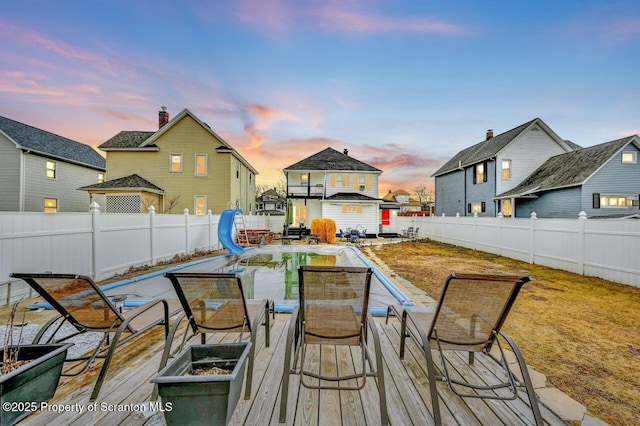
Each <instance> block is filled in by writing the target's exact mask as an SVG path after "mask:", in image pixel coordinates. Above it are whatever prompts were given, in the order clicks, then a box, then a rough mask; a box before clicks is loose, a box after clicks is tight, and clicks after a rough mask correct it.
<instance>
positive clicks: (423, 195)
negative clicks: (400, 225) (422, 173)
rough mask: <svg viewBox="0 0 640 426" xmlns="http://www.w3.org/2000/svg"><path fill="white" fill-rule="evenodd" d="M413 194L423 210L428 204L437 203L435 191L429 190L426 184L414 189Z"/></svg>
mask: <svg viewBox="0 0 640 426" xmlns="http://www.w3.org/2000/svg"><path fill="white" fill-rule="evenodd" d="M413 194H414V195H415V197H416V198H417V199H418V201H419V202H420V205H422V207H423V208H425V207H427V204H428V203H433V202H434V201H435V196H434V193H433V190H431V189H430V188H428V187H427V185H425V184H420V185H418V186H416V187H415V188H413Z"/></svg>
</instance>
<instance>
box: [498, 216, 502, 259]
mask: <svg viewBox="0 0 640 426" xmlns="http://www.w3.org/2000/svg"><path fill="white" fill-rule="evenodd" d="M502 218H503V215H502V212H500V213H498V256H502Z"/></svg>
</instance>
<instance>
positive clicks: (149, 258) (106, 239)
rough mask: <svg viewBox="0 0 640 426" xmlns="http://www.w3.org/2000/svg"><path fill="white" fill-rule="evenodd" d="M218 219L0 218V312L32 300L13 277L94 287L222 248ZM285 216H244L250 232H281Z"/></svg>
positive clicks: (92, 214)
mask: <svg viewBox="0 0 640 426" xmlns="http://www.w3.org/2000/svg"><path fill="white" fill-rule="evenodd" d="M219 220H220V215H213V214H211V211H209V212H208V213H207V214H206V215H201V216H196V215H191V214H189V211H188V210H186V209H185V211H184V214H182V215H176V214H156V213H155V210H154V209H150V211H149V213H148V214H144V213H141V214H116V213H101V212H100V209H99V206H98V205H97V204H95V203H94V204H92V206H91V208H90V211H89V212H87V213H57V214H46V213H24V212H22V213H0V306H2V305H6V304H7V303H10V302H12V301H15V300H19V299H21V298H22V297H30V296H31V295H33V293H32V292H31V290H30V288H29V287H28V286H27V285H26V284H25V283H24V282H22V281H19V280H14V279H12V278H11V277H10V276H9V275H10V274H11V273H12V272H45V271H51V272H59V273H74V274H83V275H89V276H91V277H93V278H94V279H95V280H96V281H100V280H103V279H105V278H109V277H111V276H113V275H116V274H119V273H123V272H125V271H126V270H127V269H129V268H131V267H132V266H140V265H156V264H157V263H158V262H159V261H162V260H166V259H171V258H172V257H174V256H176V255H180V254H191V253H194V252H196V251H206V250H216V249H220V248H222V247H221V246H220V244H219V242H218V222H219ZM283 221H284V216H256V215H246V216H245V225H246V227H247V228H249V229H270V230H271V231H274V232H281V231H282V225H283Z"/></svg>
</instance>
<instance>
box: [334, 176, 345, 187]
mask: <svg viewBox="0 0 640 426" xmlns="http://www.w3.org/2000/svg"><path fill="white" fill-rule="evenodd" d="M334 176H335V177H336V184H335V185H334V186H335V187H341V186H344V175H342V174H339V175H334Z"/></svg>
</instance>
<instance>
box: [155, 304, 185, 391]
mask: <svg viewBox="0 0 640 426" xmlns="http://www.w3.org/2000/svg"><path fill="white" fill-rule="evenodd" d="M184 318H186V317H185V315H184V312H183V313H181V314H180V316H178V318H176V320H175V321H174V323H173V325H172V326H171V329H170V330H169V334H167V340H166V341H165V343H164V351H163V352H162V358H161V359H160V366H159V367H158V371H160V370H162V369H163V368H164V367H165V366H166V365H167V361H168V360H169V356H170V355H171V346H172V345H173V339H174V338H175V335H176V332H177V331H178V327H179V326H180V323H181V322H182V320H183V319H184ZM157 399H158V384H157V383H155V384H154V385H153V393H152V394H151V401H156V400H157Z"/></svg>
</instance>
